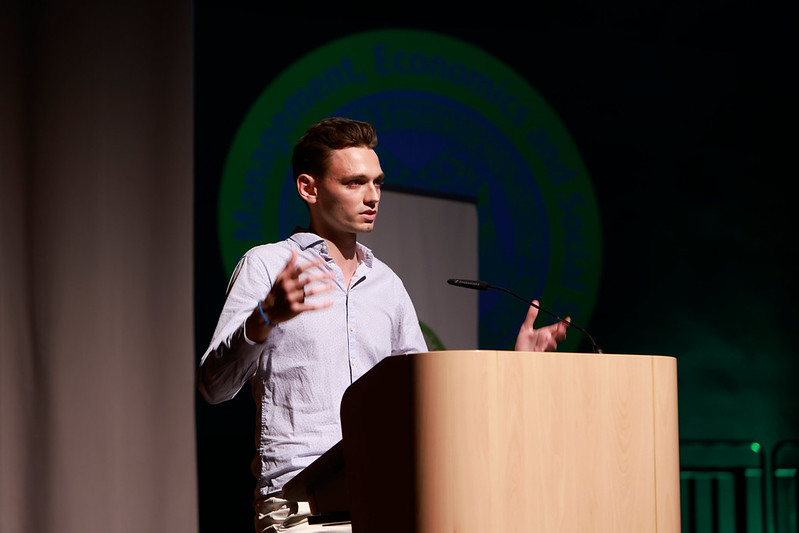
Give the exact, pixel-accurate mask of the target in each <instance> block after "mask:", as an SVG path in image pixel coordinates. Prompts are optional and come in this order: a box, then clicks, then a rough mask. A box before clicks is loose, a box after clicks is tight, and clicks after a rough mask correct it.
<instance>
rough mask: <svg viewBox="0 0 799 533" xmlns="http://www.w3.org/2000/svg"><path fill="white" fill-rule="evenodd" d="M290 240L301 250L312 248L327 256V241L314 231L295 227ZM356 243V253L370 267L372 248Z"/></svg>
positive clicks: (372, 257)
mask: <svg viewBox="0 0 799 533" xmlns="http://www.w3.org/2000/svg"><path fill="white" fill-rule="evenodd" d="M289 239H290V240H292V241H294V242H295V243H297V245H298V246H299V247H300V249H301V250H302V251H305V250H308V249H309V248H313V249H314V250H316V252H317V253H319V254H320V255H323V256H327V255H328V254H327V252H328V250H327V243H326V242H325V240H324V239H323V238H322V237H320V236H319V235H317V234H315V233H310V232H307V231H304V230H301V229H297V230H296V231H295V232H294V233H293V234H292V235H291V237H289ZM356 244H357V245H358V254H359V255H360V257H361V262H362V263H363V264H365V265H366V266H367V267H368V268H372V261H373V260H374V254H373V253H372V250H370V249H369V248H367V247H366V246H364V245H363V244H361V243H356Z"/></svg>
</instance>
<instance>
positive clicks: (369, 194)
mask: <svg viewBox="0 0 799 533" xmlns="http://www.w3.org/2000/svg"><path fill="white" fill-rule="evenodd" d="M379 201H380V186H379V185H376V184H374V183H372V184H370V185H367V190H366V196H364V199H363V202H364V203H365V204H368V205H374V204H377V202H379Z"/></svg>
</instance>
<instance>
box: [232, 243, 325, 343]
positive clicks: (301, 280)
mask: <svg viewBox="0 0 799 533" xmlns="http://www.w3.org/2000/svg"><path fill="white" fill-rule="evenodd" d="M309 271H310V272H309ZM332 279H333V273H332V272H331V271H329V270H327V269H326V268H324V260H323V259H321V258H318V259H316V260H314V261H307V262H305V263H303V264H298V262H297V251H296V250H292V251H291V259H289V262H288V263H287V264H286V267H285V268H284V269H283V270H282V271H281V272H280V274H278V276H277V278H275V282H274V284H273V285H272V289H271V290H270V291H269V294H267V295H266V298H264V299H263V300H262V301H261V303H260V304H259V305H260V309H258V307H256V308H255V310H254V311H253V313H252V314H251V315H250V317H249V318H248V319H247V336H248V337H249V338H250V340H252V341H255V342H263V341H264V340H266V336H267V333H268V329H267V324H266V322H265V321H264V319H263V317H264V316H266V317H267V318H268V319H269V322H271V323H272V324H273V325H274V324H279V323H281V322H285V321H287V320H290V319H292V318H294V317H295V316H297V315H299V314H300V313H303V312H305V311H314V310H317V309H324V308H326V307H330V306H331V305H333V302H332V300H323V301H313V302H306V298H308V297H309V296H311V295H314V294H318V293H322V292H327V291H329V290H331V289H333V283H332V281H331V280H332Z"/></svg>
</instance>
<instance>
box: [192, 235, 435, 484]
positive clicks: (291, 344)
mask: <svg viewBox="0 0 799 533" xmlns="http://www.w3.org/2000/svg"><path fill="white" fill-rule="evenodd" d="M358 248H359V255H360V257H361V258H362V259H361V262H360V264H359V266H358V268H357V270H356V271H355V275H354V276H353V277H352V280H351V282H350V286H349V287H347V286H345V284H344V278H343V273H342V271H341V269H340V268H339V267H338V265H336V263H335V262H334V261H333V259H332V258H331V257H329V256H328V250H327V245H326V243H325V241H324V240H323V239H322V238H320V237H319V236H317V235H314V234H312V233H295V234H294V235H292V236H291V237H290V238H289V239H287V240H285V241H282V242H279V243H273V244H265V245H262V246H257V247H255V248H253V249H251V250H250V251H248V252H247V253H246V254H245V255H244V256H243V257H242V259H241V260H240V261H239V264H238V266H237V267H236V270H235V272H234V273H233V276H232V277H231V280H230V284H229V285H228V291H227V298H226V300H225V305H224V307H223V309H222V313H221V315H220V318H219V322H218V324H217V327H216V331H215V332H214V335H213V338H212V340H211V343H210V346H209V347H208V350H207V351H206V353H205V354H204V355H203V357H202V360H201V362H200V373H199V387H200V391H201V392H202V394H203V396H204V397H205V398H206V400H208V401H209V402H211V403H218V402H221V401H224V400H228V399H230V398H232V397H233V396H235V395H236V393H237V392H238V391H239V390H240V389H241V387H242V386H243V385H244V383H245V382H246V381H247V380H249V381H250V384H251V388H252V391H253V396H254V399H255V403H256V409H257V419H256V432H257V442H258V451H257V453H256V457H255V459H254V460H253V463H252V470H253V474H254V475H255V477H256V478H257V479H258V483H257V488H256V498H263V497H266V496H267V495H269V494H275V493H277V492H279V491H280V490H281V488H282V487H283V485H284V484H285V483H286V482H287V481H288V480H289V479H291V478H292V477H294V475H296V474H297V472H298V471H299V470H301V469H303V468H305V467H306V466H307V465H309V464H310V463H311V462H313V460H314V459H316V458H317V457H319V456H320V455H321V454H322V453H324V452H325V451H327V450H328V449H329V448H330V447H331V446H333V445H334V444H336V443H337V442H338V441H339V440H340V439H341V424H340V413H339V408H340V405H341V398H342V396H343V394H344V391H345V390H346V388H347V387H348V386H349V385H350V384H351V383H352V382H353V381H355V380H356V379H358V378H359V377H361V376H362V375H363V374H364V373H365V372H367V371H368V370H369V369H370V368H372V367H373V366H374V365H376V364H377V363H378V362H379V361H380V360H382V359H383V358H385V357H387V356H389V355H397V354H404V353H420V352H426V351H427V345H426V343H425V340H424V336H423V335H422V331H421V328H420V326H419V321H418V319H417V317H416V311H415V310H414V307H413V304H412V302H411V299H410V297H409V296H408V293H407V291H406V290H405V287H404V286H403V284H402V281H401V280H400V278H399V277H398V276H397V275H396V274H395V273H394V272H393V271H392V270H391V269H390V268H389V267H388V266H387V265H386V264H385V263H383V262H381V261H380V260H378V259H377V258H375V257H374V255H373V254H372V252H371V250H369V249H368V248H366V247H365V246H363V245H361V244H359V245H358ZM292 249H294V250H297V252H298V261H299V262H302V261H303V260H312V259H314V258H317V257H322V258H324V260H325V265H326V266H324V267H322V268H328V269H330V270H332V271H333V272H334V273H335V282H336V287H335V288H334V289H333V290H331V291H327V292H322V293H320V294H316V295H313V296H309V297H308V301H311V300H312V299H313V298H318V299H320V300H332V301H333V305H332V306H331V307H328V308H326V309H322V310H316V311H308V312H305V313H301V314H300V315H298V316H296V317H295V318H292V319H291V320H288V321H286V322H283V323H281V324H279V325H278V326H277V327H276V328H274V329H272V331H271V332H270V334H269V337H268V338H267V340H266V341H265V342H264V343H262V344H254V343H252V342H250V341H249V340H248V339H247V338H246V332H245V331H244V323H245V321H246V320H247V317H248V316H249V315H250V313H252V311H253V309H255V306H256V305H258V301H259V300H262V299H263V298H265V297H266V295H267V294H268V293H269V290H270V288H271V286H272V282H273V280H274V279H275V278H276V277H277V275H278V274H279V273H280V272H281V271H282V270H283V269H284V268H285V266H286V264H287V263H288V261H289V259H290V258H291V250H292Z"/></svg>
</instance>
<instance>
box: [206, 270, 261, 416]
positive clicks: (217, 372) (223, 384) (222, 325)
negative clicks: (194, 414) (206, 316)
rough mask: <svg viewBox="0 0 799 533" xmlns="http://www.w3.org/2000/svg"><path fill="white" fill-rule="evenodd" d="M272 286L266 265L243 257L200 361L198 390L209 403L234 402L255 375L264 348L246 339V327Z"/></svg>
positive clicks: (229, 285) (231, 280)
mask: <svg viewBox="0 0 799 533" xmlns="http://www.w3.org/2000/svg"><path fill="white" fill-rule="evenodd" d="M271 286H272V281H271V277H270V276H269V272H268V271H267V268H266V267H265V265H264V264H263V263H262V262H261V261H259V260H257V259H255V258H253V257H252V256H251V255H250V254H247V255H245V256H244V257H242V259H241V260H240V261H239V263H238V265H237V266H236V270H235V271H234V272H233V275H232V276H231V279H230V283H229V284H228V290H227V295H226V298H225V304H224V306H223V308H222V312H221V313H220V316H219V321H218V322H217V326H216V330H215V331H214V335H213V337H212V338H211V342H210V344H209V346H208V349H207V350H206V352H205V354H203V357H202V359H201V360H200V368H199V373H198V387H199V389H200V392H201V393H202V395H203V397H204V398H205V399H206V401H208V402H209V403H219V402H223V401H226V400H229V399H231V398H233V397H234V396H235V395H236V394H237V393H238V392H239V391H240V390H241V388H242V387H243V386H244V383H246V382H247V380H249V379H250V377H252V375H253V373H254V372H255V370H256V368H257V366H258V360H259V358H260V356H261V353H262V351H263V349H264V345H263V344H258V343H253V342H250V341H249V340H248V339H247V337H246V334H245V328H244V323H245V321H246V320H247V318H248V317H249V316H250V314H251V313H252V312H253V310H254V309H255V306H256V305H258V301H259V300H261V299H263V298H264V297H265V296H266V295H267V294H268V293H269V290H270V289H271Z"/></svg>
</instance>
